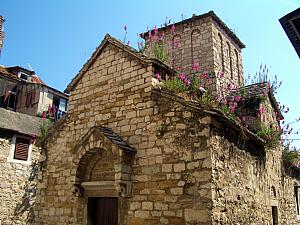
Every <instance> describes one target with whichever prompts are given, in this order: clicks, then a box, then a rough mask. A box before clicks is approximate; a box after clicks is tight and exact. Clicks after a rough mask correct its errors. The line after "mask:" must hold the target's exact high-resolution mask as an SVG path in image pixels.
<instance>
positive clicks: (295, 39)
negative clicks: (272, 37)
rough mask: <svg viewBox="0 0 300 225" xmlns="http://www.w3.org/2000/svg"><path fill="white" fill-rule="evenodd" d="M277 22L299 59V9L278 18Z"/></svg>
mask: <svg viewBox="0 0 300 225" xmlns="http://www.w3.org/2000/svg"><path fill="white" fill-rule="evenodd" d="M279 22H280V23H281V26H282V27H283V29H284V31H285V33H286V35H287V36H288V38H289V39H290V42H291V43H292V45H293V46H294V48H295V50H296V52H297V54H298V56H299V57H300V7H299V8H298V9H296V10H294V11H293V12H291V13H289V14H287V15H285V16H284V17H282V18H280V19H279Z"/></svg>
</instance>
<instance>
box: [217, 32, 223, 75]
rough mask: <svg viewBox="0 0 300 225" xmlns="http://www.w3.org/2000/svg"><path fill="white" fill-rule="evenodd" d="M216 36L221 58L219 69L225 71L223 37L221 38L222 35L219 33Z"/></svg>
mask: <svg viewBox="0 0 300 225" xmlns="http://www.w3.org/2000/svg"><path fill="white" fill-rule="evenodd" d="M218 36H219V43H220V44H219V46H220V53H221V55H220V58H221V70H222V72H225V71H224V70H225V69H224V68H225V67H224V47H223V39H222V36H221V34H220V33H218Z"/></svg>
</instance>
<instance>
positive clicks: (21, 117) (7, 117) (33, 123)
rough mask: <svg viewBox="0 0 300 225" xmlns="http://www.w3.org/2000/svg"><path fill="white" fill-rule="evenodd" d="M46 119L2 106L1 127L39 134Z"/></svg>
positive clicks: (28, 133)
mask: <svg viewBox="0 0 300 225" xmlns="http://www.w3.org/2000/svg"><path fill="white" fill-rule="evenodd" d="M43 122H44V119H42V118H40V117H36V116H29V115H27V114H23V113H18V112H14V111H11V110H6V109H3V108H0V129H4V130H11V131H14V132H17V133H21V134H26V135H29V136H38V135H39V133H40V127H41V125H42V124H43Z"/></svg>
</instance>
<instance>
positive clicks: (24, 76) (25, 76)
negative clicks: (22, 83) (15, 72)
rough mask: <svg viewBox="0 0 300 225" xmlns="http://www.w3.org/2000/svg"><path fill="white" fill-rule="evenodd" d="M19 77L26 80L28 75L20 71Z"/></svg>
mask: <svg viewBox="0 0 300 225" xmlns="http://www.w3.org/2000/svg"><path fill="white" fill-rule="evenodd" d="M20 78H21V79H22V80H27V79H28V75H27V74H25V73H20Z"/></svg>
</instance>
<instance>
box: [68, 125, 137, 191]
mask: <svg viewBox="0 0 300 225" xmlns="http://www.w3.org/2000/svg"><path fill="white" fill-rule="evenodd" d="M112 135H113V136H114V137H117V136H116V134H114V133H112ZM118 138H119V139H118V143H122V139H121V138H120V137H118ZM122 144H123V145H122V146H118V145H117V144H115V143H114V142H113V141H112V140H110V139H109V138H108V137H106V136H105V135H103V134H102V133H101V132H100V131H99V129H97V128H93V129H92V130H90V131H89V132H88V133H87V134H86V135H85V136H84V137H83V138H82V141H81V142H80V143H79V147H78V145H77V146H75V147H74V149H72V151H74V158H73V163H74V166H75V167H76V168H77V169H76V175H75V184H74V186H75V187H76V188H78V189H79V190H80V191H81V192H82V191H84V190H83V189H84V187H83V185H88V183H87V182H98V184H99V185H100V186H101V183H100V182H102V183H103V185H107V184H108V183H109V182H110V185H111V187H110V188H111V189H114V190H113V191H116V192H115V194H120V195H130V194H131V186H132V180H131V173H132V164H133V159H134V154H135V151H133V150H132V149H131V148H130V147H129V146H126V145H125V144H126V142H124V141H123V143H122ZM102 167H103V168H102ZM100 169H101V170H102V174H99V173H101V171H100ZM97 171H98V172H97ZM96 173H97V174H96ZM100 186H99V189H100V188H101V187H100ZM82 188H83V189H82ZM78 195H79V196H82V195H84V192H82V193H80V194H78Z"/></svg>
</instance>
